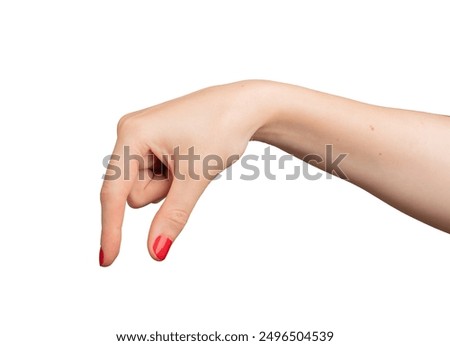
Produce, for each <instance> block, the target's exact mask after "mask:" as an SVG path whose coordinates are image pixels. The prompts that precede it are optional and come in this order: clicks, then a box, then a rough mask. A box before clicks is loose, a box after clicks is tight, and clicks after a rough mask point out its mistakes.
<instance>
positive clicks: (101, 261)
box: [98, 248, 103, 267]
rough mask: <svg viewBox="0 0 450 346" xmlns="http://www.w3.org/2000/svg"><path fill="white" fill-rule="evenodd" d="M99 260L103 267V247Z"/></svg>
mask: <svg viewBox="0 0 450 346" xmlns="http://www.w3.org/2000/svg"><path fill="white" fill-rule="evenodd" d="M98 262H99V263H100V266H102V267H103V249H102V248H100V253H99V254H98Z"/></svg>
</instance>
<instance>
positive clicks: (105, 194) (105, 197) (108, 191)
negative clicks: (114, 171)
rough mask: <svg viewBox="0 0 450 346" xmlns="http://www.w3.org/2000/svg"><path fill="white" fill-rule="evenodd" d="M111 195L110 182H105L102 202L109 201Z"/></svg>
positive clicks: (101, 196) (101, 193)
mask: <svg viewBox="0 0 450 346" xmlns="http://www.w3.org/2000/svg"><path fill="white" fill-rule="evenodd" d="M111 196H112V191H111V189H110V188H109V187H108V184H103V186H102V188H101V190H100V202H101V203H105V202H106V201H108V200H109V199H110V197H111Z"/></svg>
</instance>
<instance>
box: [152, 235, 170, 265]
mask: <svg viewBox="0 0 450 346" xmlns="http://www.w3.org/2000/svg"><path fill="white" fill-rule="evenodd" d="M171 245H172V240H170V239H169V238H167V237H166V236H163V235H160V236H158V237H157V238H156V239H155V242H154V243H153V252H154V253H155V255H156V258H157V259H158V260H159V261H162V260H164V258H166V256H167V253H168V252H169V249H170V246H171Z"/></svg>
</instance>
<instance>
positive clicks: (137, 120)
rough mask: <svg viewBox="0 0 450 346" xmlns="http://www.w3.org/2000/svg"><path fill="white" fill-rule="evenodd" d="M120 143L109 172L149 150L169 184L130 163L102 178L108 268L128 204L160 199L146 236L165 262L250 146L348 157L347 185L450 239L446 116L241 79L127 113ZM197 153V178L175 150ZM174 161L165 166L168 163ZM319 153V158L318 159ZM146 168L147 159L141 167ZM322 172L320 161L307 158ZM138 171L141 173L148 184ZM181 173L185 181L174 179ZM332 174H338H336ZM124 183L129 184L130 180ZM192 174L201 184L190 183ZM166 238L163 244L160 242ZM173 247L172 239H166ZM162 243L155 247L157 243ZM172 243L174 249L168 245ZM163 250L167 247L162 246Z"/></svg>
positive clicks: (148, 167) (449, 133) (449, 131)
mask: <svg viewBox="0 0 450 346" xmlns="http://www.w3.org/2000/svg"><path fill="white" fill-rule="evenodd" d="M117 132H118V137H117V142H116V145H115V148H114V152H113V154H115V155H117V156H115V157H114V159H112V160H111V161H110V165H111V166H110V169H108V170H107V173H106V176H111V175H112V174H113V173H114V172H116V171H113V169H112V168H111V167H112V166H115V167H116V168H120V169H121V171H122V172H123V171H124V166H125V164H126V163H125V161H124V160H123V157H124V150H125V149H124V148H125V147H128V148H129V149H130V152H131V153H132V154H135V155H139V156H142V157H147V156H148V155H149V153H152V154H153V155H155V156H156V157H157V158H158V159H160V160H162V161H163V162H164V163H165V165H166V166H167V175H168V179H161V178H158V179H156V178H152V174H151V173H152V170H153V169H155V170H156V168H155V167H153V166H152V165H151V164H147V163H145V164H144V165H142V164H139V162H138V160H133V161H130V167H129V168H130V175H129V177H125V176H124V174H122V175H120V177H118V178H117V179H110V180H108V179H105V181H104V183H103V186H102V190H101V203H102V235H101V256H100V257H101V258H100V264H101V265H102V266H109V265H111V264H112V263H113V262H114V260H115V259H116V257H117V255H118V254H119V248H120V242H121V232H122V222H123V218H124V211H125V206H126V203H128V205H129V206H131V207H132V208H140V207H143V206H145V205H147V204H150V203H156V202H159V201H160V200H161V199H164V202H163V203H162V205H161V207H160V209H159V211H158V212H157V213H156V215H155V217H154V219H153V222H152V224H151V227H150V231H149V236H148V249H149V252H150V255H151V256H152V257H153V258H154V259H156V260H162V259H164V258H165V255H167V251H168V249H169V248H170V244H171V242H172V241H174V240H175V239H176V238H177V236H178V235H179V234H180V232H181V231H182V229H183V228H184V226H185V224H186V223H187V221H188V218H189V215H190V214H191V212H192V210H193V208H194V206H195V204H196V202H197V200H198V199H199V198H200V197H201V194H202V192H203V191H204V190H205V189H206V188H207V186H208V184H209V183H210V182H211V179H212V176H213V175H214V174H217V173H219V172H220V171H222V170H223V169H225V168H226V166H227V165H230V164H232V160H230V158H232V157H234V158H236V157H237V156H241V155H242V154H243V152H244V150H245V148H246V147H247V144H248V142H249V141H250V140H258V141H262V142H265V143H268V144H271V145H274V146H277V147H279V148H281V149H283V150H285V151H287V152H288V153H291V154H292V155H295V156H296V157H298V158H300V159H303V158H305V156H306V155H311V154H313V155H318V156H320V157H325V150H326V149H325V148H326V145H327V144H331V145H333V155H339V154H340V153H347V154H348V155H347V157H346V158H345V160H343V161H342V163H341V164H340V168H341V170H342V171H343V172H345V175H346V176H347V178H348V180H349V181H350V182H351V183H353V184H355V185H357V186H359V187H361V188H363V189H364V190H366V191H368V192H370V193H371V194H373V195H375V196H377V197H379V198H380V199H382V200H384V201H385V202H386V203H388V204H390V205H391V206H393V207H394V208H397V209H398V210H400V211H402V212H404V213H406V214H408V215H410V216H412V217H414V218H416V219H418V220H420V221H422V222H425V223H427V224H429V225H431V226H433V227H435V228H437V229H440V230H442V231H445V232H448V233H450V192H449V187H450V173H449V172H450V159H449V158H448V156H447V154H448V152H449V148H450V117H447V116H444V115H437V114H430V113H423V112H416V111H409V110H400V109H393V108H386V107H379V106H374V105H369V104H365V103H361V102H357V101H354V100H350V99H346V98H342V97H338V96H333V95H329V94H325V93H321V92H318V91H313V90H310V89H306V88H302V87H299V86H294V85H289V84H283V83H277V82H271V81H259V80H251V81H241V82H237V83H232V84H226V85H220V86H215V87H210V88H206V89H203V90H200V91H197V92H194V93H192V94H189V95H186V96H183V97H180V98H177V99H174V100H171V101H168V102H165V103H162V104H160V105H157V106H153V107H150V108H147V109H143V110H140V111H137V112H134V113H130V114H128V115H126V116H124V117H122V119H121V120H120V121H119V124H118V131H117ZM177 147H178V148H179V150H180V153H181V154H183V153H187V152H188V149H189V148H191V147H193V148H194V149H195V154H196V155H197V154H198V155H200V160H196V161H194V163H193V168H194V171H195V172H196V173H197V175H198V176H199V178H198V179H197V177H190V174H189V167H188V165H189V164H188V162H184V161H183V162H181V163H179V164H178V167H174V161H173V160H171V159H170V157H171V155H173V154H174V152H175V148H177ZM210 154H215V155H219V156H220V158H222V160H223V162H224V163H225V164H224V165H223V166H222V167H220V168H217V169H215V170H214V171H213V172H212V175H211V174H209V175H208V176H205V175H204V174H202V172H203V171H204V170H203V167H202V166H201V165H202V160H201V159H203V158H205V157H206V156H207V155H210ZM165 157H169V160H167V162H166V160H165V159H164V158H165ZM315 157H317V156H315ZM145 162H147V161H145ZM310 163H311V164H313V165H316V166H317V167H319V168H321V169H325V164H324V163H323V162H316V161H311V162H310ZM139 170H145V171H146V173H150V174H144V175H143V177H144V178H143V179H140V178H138V177H139ZM175 171H178V172H180V173H181V174H183V175H184V176H185V179H183V180H182V179H178V178H177V177H175V176H174V172H175ZM330 173H332V174H336V172H334V171H333V172H330ZM127 178H128V179H127ZM194 178H195V179H194ZM163 239H164V241H163ZM167 239H169V240H170V241H169V242H167V241H166V240H167ZM155 241H156V243H155ZM169 243H170V244H169ZM164 244H166V245H167V246H165V247H164V246H163V245H164Z"/></svg>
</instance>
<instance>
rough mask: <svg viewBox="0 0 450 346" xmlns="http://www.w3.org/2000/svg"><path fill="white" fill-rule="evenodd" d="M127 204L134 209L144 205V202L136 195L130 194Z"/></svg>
mask: <svg viewBox="0 0 450 346" xmlns="http://www.w3.org/2000/svg"><path fill="white" fill-rule="evenodd" d="M127 204H128V205H129V207H130V208H132V209H139V208H141V207H142V206H143V204H142V202H141V201H140V200H139V199H138V198H136V196H133V195H130V196H128V198H127Z"/></svg>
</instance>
